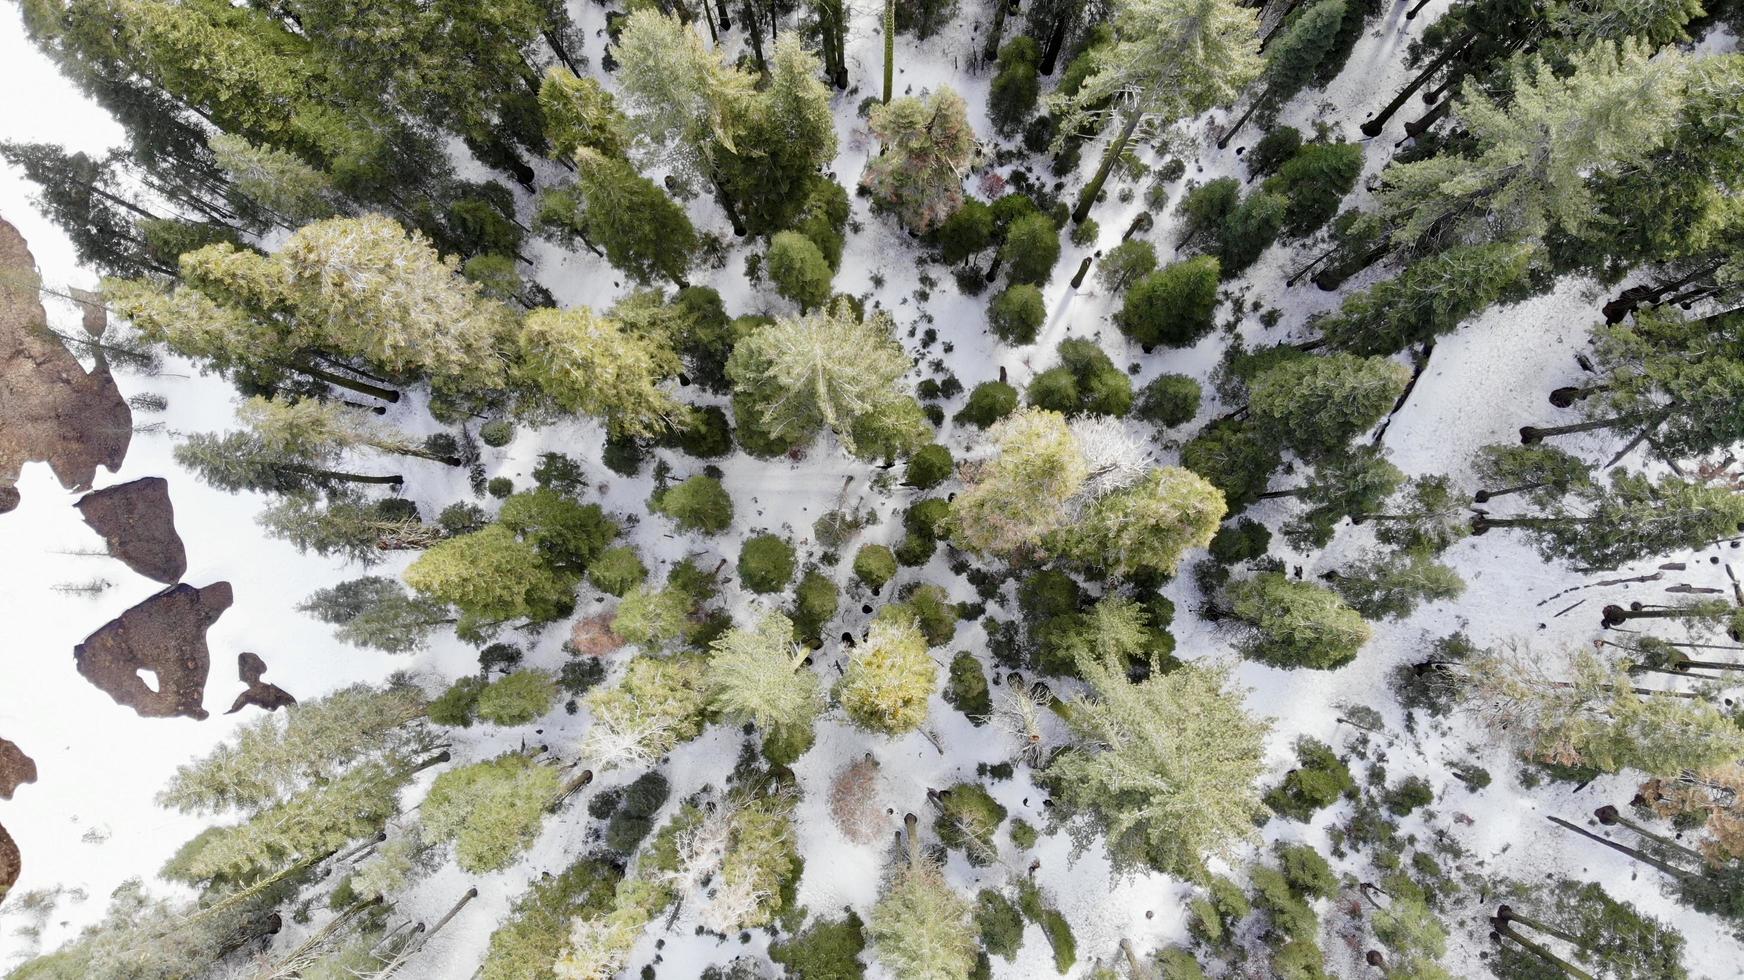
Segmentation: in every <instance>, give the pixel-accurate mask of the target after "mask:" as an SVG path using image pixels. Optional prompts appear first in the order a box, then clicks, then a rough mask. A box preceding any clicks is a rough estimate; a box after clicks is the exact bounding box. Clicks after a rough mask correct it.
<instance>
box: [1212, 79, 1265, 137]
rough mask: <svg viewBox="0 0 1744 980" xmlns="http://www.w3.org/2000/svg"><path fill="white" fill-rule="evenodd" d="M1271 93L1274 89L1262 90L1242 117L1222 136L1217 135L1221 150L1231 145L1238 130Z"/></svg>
mask: <svg viewBox="0 0 1744 980" xmlns="http://www.w3.org/2000/svg"><path fill="white" fill-rule="evenodd" d="M1271 95H1272V90H1271V89H1269V88H1268V89H1266V90H1265V91H1264V92H1261V93H1260V94H1259V96H1258V97H1257V98H1255V99H1254V100H1253V102H1251V103H1249V104H1248V107H1247V110H1246V111H1244V112H1243V113H1242V114H1241V117H1240V118H1238V119H1237V120H1236V121H1235V122H1234V123H1232V124H1231V125H1230V127H1229V128H1228V129H1227V130H1224V132H1223V135H1222V136H1219V137H1217V148H1218V149H1219V150H1221V149H1224V148H1225V147H1227V146H1229V141H1230V140H1231V139H1232V138H1234V136H1235V133H1236V131H1237V130H1239V129H1241V127H1243V126H1245V125H1247V121H1248V117H1250V116H1252V115H1253V114H1254V112H1255V110H1257V109H1259V107H1260V106H1261V105H1262V104H1263V103H1264V102H1265V101H1266V100H1267V99H1268V98H1270V97H1271Z"/></svg>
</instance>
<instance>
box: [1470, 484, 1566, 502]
mask: <svg viewBox="0 0 1744 980" xmlns="http://www.w3.org/2000/svg"><path fill="white" fill-rule="evenodd" d="M1547 486H1549V484H1548V483H1522V484H1520V485H1519V486H1515V487H1504V488H1502V489H1501V490H1479V491H1478V492H1477V493H1475V494H1472V502H1473V503H1479V504H1485V503H1489V502H1490V501H1492V500H1494V499H1496V498H1497V497H1506V496H1507V495H1509V494H1511V493H1525V492H1526V491H1528V490H1538V489H1541V488H1543V487H1547Z"/></svg>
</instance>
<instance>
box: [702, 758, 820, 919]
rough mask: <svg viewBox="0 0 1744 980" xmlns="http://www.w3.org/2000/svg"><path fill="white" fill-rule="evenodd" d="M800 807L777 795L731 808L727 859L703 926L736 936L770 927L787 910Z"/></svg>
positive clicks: (785, 795)
mask: <svg viewBox="0 0 1744 980" xmlns="http://www.w3.org/2000/svg"><path fill="white" fill-rule="evenodd" d="M797 802H798V800H797V797H796V796H794V795H793V794H792V793H790V792H777V793H772V794H769V795H767V796H762V797H759V798H757V799H754V800H749V801H746V802H743V803H740V804H737V805H734V806H732V808H731V809H732V813H731V822H730V836H729V837H728V840H727V853H726V857H725V859H724V860H723V861H722V862H721V870H720V876H719V878H718V879H717V880H716V882H715V886H714V892H713V894H711V895H710V896H709V900H708V904H707V905H705V906H704V907H703V909H702V915H701V919H702V923H703V925H704V926H705V927H707V928H709V929H711V930H714V931H715V932H720V933H724V934H727V935H732V934H733V933H737V932H740V931H742V930H745V929H755V928H758V927H760V926H766V925H768V924H769V923H770V922H771V921H773V920H774V918H775V916H776V915H777V914H779V913H780V912H782V911H783V903H782V891H783V889H784V887H785V886H786V885H787V884H788V882H789V881H790V880H791V879H792V878H793V876H794V874H795V873H796V872H797V871H798V870H799V867H800V857H799V835H798V834H797V832H796V831H795V828H794V824H793V808H794V805H795V803H797ZM724 805H725V804H723V806H724Z"/></svg>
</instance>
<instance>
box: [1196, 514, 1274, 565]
mask: <svg viewBox="0 0 1744 980" xmlns="http://www.w3.org/2000/svg"><path fill="white" fill-rule="evenodd" d="M1271 544H1272V532H1271V530H1270V529H1269V528H1267V527H1266V526H1265V525H1264V524H1261V523H1260V522H1259V521H1256V520H1253V519H1251V518H1247V517H1244V518H1242V519H1241V520H1238V521H1232V522H1230V523H1228V524H1225V525H1223V526H1222V527H1220V528H1218V529H1217V536H1216V537H1214V538H1212V539H1211V547H1210V551H1211V558H1212V560H1214V561H1217V562H1221V563H1222V564H1225V565H1233V564H1235V563H1237V562H1243V561H1249V560H1251V559H1254V558H1258V557H1260V556H1261V555H1264V554H1265V553H1266V549H1267V548H1269V547H1271Z"/></svg>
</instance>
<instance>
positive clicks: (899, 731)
mask: <svg viewBox="0 0 1744 980" xmlns="http://www.w3.org/2000/svg"><path fill="white" fill-rule="evenodd" d="M938 673H939V668H938V664H936V663H934V662H933V659H932V657H930V656H928V655H927V641H926V637H924V636H922V635H921V632H920V628H919V627H918V626H917V625H916V624H915V621H914V619H913V618H912V617H910V616H896V617H889V618H884V619H878V620H875V621H873V623H872V626H871V629H870V630H869V631H868V632H867V635H866V639H865V640H864V641H863V642H862V643H860V645H859V646H857V647H855V648H854V652H853V655H852V656H851V657H850V659H849V660H848V670H847V673H846V674H844V675H843V677H842V681H841V683H840V684H839V685H838V686H837V688H836V698H837V700H839V701H840V702H841V705H842V710H843V711H845V712H847V714H848V719H849V720H850V721H852V722H853V723H854V724H856V725H858V726H860V727H861V728H864V729H866V730H868V731H872V732H877V733H879V734H882V735H903V734H906V733H908V732H911V731H914V730H915V729H917V728H919V727H920V726H921V724H922V723H923V722H925V721H926V717H927V699H928V698H930V697H932V694H933V688H934V687H935V685H936V684H937V682H938Z"/></svg>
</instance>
